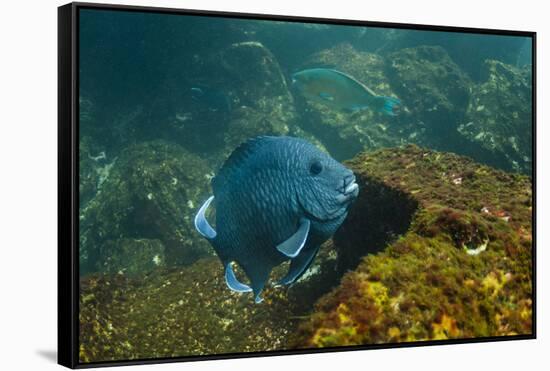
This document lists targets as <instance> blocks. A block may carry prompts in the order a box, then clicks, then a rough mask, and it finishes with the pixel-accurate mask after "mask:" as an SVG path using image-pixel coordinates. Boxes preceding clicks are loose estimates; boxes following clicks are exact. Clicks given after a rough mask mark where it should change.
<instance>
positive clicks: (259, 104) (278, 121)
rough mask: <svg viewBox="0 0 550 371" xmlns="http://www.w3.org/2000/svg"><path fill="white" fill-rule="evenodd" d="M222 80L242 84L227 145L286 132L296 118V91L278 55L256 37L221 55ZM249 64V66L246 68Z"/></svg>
mask: <svg viewBox="0 0 550 371" xmlns="http://www.w3.org/2000/svg"><path fill="white" fill-rule="evenodd" d="M219 58H220V59H219V63H220V67H222V68H221V72H222V74H221V76H220V79H221V80H222V84H224V85H227V86H228V87H229V86H231V87H232V88H233V89H234V87H235V86H239V89H238V90H236V91H235V92H234V105H235V107H238V108H237V109H235V111H234V113H233V115H232V117H231V119H230V122H229V125H228V128H229V129H228V131H227V133H226V134H225V144H226V148H227V149H230V150H233V148H235V147H236V146H238V145H239V144H240V143H242V142H243V141H245V140H246V139H248V138H250V137H254V136H257V135H266V134H276V135H285V134H287V133H288V127H289V125H290V124H292V122H293V121H294V120H295V118H296V117H295V116H296V115H295V109H294V102H293V99H292V95H291V94H290V92H289V90H288V86H287V83H286V79H285V77H284V74H283V72H282V70H281V67H280V66H279V63H278V62H277V59H276V58H275V56H274V55H273V54H272V53H271V52H270V51H269V50H268V49H267V48H266V47H265V46H264V45H262V44H261V43H259V42H255V41H248V42H241V43H236V44H233V45H231V46H230V47H228V48H227V49H225V50H223V51H222V52H221V55H220V57H219ZM243 66H246V68H243Z"/></svg>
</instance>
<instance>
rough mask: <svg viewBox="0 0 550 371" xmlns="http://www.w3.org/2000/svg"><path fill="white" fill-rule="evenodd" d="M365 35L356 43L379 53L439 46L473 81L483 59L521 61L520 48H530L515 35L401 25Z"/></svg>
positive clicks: (479, 76)
mask: <svg viewBox="0 0 550 371" xmlns="http://www.w3.org/2000/svg"><path fill="white" fill-rule="evenodd" d="M369 36H370V33H365V35H364V37H363V38H364V39H365V40H364V41H363V40H360V41H359V42H357V43H356V45H357V46H358V47H359V48H361V49H363V48H366V49H367V50H369V51H370V50H372V46H374V47H375V48H376V50H375V51H376V52H377V53H380V54H381V55H383V56H387V55H388V54H390V53H392V52H395V51H398V50H401V49H404V48H416V47H421V46H434V47H443V48H444V49H445V50H446V51H447V52H448V53H449V56H450V57H451V58H452V59H453V61H454V62H455V63H456V64H457V65H458V66H460V68H461V69H462V70H463V71H464V72H465V73H467V74H468V76H470V77H471V78H472V79H474V80H475V81H478V80H479V79H481V78H482V71H480V69H479V66H480V65H482V64H483V63H484V61H485V60H486V59H497V60H500V61H503V62H504V63H508V64H516V63H518V64H519V63H521V59H520V58H519V56H520V54H521V52H522V51H523V52H524V53H526V52H530V48H527V49H528V50H527V51H525V50H524V49H526V48H525V43H526V42H527V41H529V39H528V38H526V37H517V36H505V35H498V36H495V35H483V34H475V33H472V34H465V33H459V32H433V31H424V30H405V29H389V30H388V29H383V31H379V34H376V33H375V34H374V37H372V36H370V37H369ZM373 38H374V39H375V40H373ZM523 60H524V61H525V60H529V63H530V55H529V57H528V58H525V57H524V59H523Z"/></svg>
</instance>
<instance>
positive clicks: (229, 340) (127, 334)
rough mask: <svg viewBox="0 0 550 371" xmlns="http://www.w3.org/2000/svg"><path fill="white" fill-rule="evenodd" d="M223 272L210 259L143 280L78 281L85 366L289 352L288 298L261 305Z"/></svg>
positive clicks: (292, 321) (274, 294) (272, 294)
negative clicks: (231, 287) (240, 291)
mask: <svg viewBox="0 0 550 371" xmlns="http://www.w3.org/2000/svg"><path fill="white" fill-rule="evenodd" d="M223 277H224V275H223V269H222V265H221V264H220V263H219V262H218V259H217V258H206V259H201V260H199V261H197V262H196V263H195V264H193V265H192V266H189V267H184V268H173V269H171V270H162V269H160V270H157V271H154V272H152V273H151V274H149V275H147V276H144V277H142V278H130V277H128V276H127V275H124V274H115V275H91V276H88V277H86V278H84V279H82V280H81V282H80V287H81V294H80V354H79V359H80V361H81V362H90V361H107V360H120V359H144V358H157V357H181V356H192V355H194V356H196V355H208V354H222V353H236V352H253V351H266V350H277V349H284V348H285V347H286V346H287V341H286V339H287V337H288V335H289V333H291V332H293V331H295V327H296V324H297V318H295V317H294V316H293V313H292V312H291V309H292V306H291V305H290V304H289V302H288V300H287V299H286V294H285V291H283V290H280V289H268V290H266V291H265V294H264V302H263V303H262V304H260V305H256V304H255V303H254V301H253V300H252V299H251V297H250V296H249V295H241V294H238V293H234V292H231V291H229V290H228V289H227V287H226V285H225V281H224V278H223Z"/></svg>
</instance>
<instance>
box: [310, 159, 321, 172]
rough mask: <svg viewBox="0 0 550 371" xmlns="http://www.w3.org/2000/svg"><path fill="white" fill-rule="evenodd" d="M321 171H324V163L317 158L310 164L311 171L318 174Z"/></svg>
mask: <svg viewBox="0 0 550 371" xmlns="http://www.w3.org/2000/svg"><path fill="white" fill-rule="evenodd" d="M321 171H323V164H321V162H320V161H317V160H315V161H313V162H312V163H311V165H310V166H309V172H310V173H311V174H313V175H317V174H319V173H320V172H321Z"/></svg>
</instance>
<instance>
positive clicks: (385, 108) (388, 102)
mask: <svg viewBox="0 0 550 371" xmlns="http://www.w3.org/2000/svg"><path fill="white" fill-rule="evenodd" d="M377 98H378V99H383V100H384V104H383V105H382V109H381V111H382V112H384V113H385V114H386V115H390V116H397V114H396V113H395V107H396V106H399V105H400V104H401V101H400V100H399V99H397V98H393V97H384V96H380V97H377Z"/></svg>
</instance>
